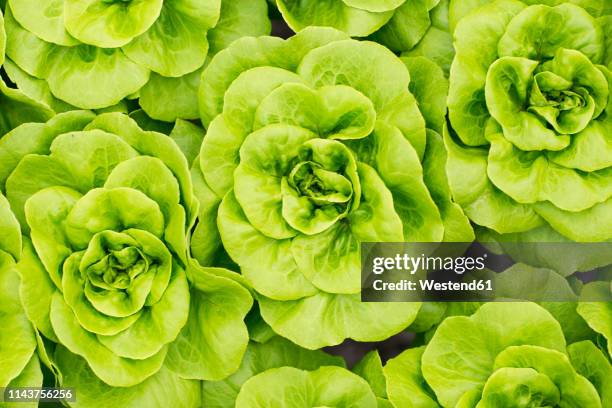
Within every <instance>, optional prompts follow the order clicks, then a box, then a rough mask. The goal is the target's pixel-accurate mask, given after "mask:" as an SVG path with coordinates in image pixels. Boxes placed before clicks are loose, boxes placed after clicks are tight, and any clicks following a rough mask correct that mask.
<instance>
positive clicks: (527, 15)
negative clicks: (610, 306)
mask: <svg viewBox="0 0 612 408" xmlns="http://www.w3.org/2000/svg"><path fill="white" fill-rule="evenodd" d="M605 4H606V2H605V1H599V0H592V1H591V0H587V1H516V0H499V1H485V0H473V1H463V2H459V1H456V2H451V7H450V20H451V29H452V30H453V31H454V46H455V50H456V56H455V58H454V60H453V63H452V68H451V72H450V89H449V97H448V111H449V118H450V125H451V127H450V128H449V129H447V130H446V131H445V132H444V143H445V146H446V148H447V151H448V159H447V164H446V168H447V174H448V177H449V184H450V186H451V190H452V195H453V198H454V199H455V200H456V201H457V203H458V204H459V205H461V206H462V207H463V209H464V211H465V212H466V214H467V215H468V217H469V218H470V219H471V221H472V222H473V223H475V224H477V225H478V226H481V227H483V228H482V232H483V233H482V236H483V237H484V236H486V237H487V238H492V239H493V241H499V242H501V243H502V245H503V246H505V247H508V248H510V249H512V248H518V249H520V248H521V246H520V242H569V243H571V242H572V241H578V242H605V241H610V240H612V211H611V206H612V187H611V186H612V161H611V160H610V158H611V157H612V150H611V149H612V139H611V137H612V117H611V111H610V106H612V105H611V104H610V101H611V97H610V89H611V78H612V76H611V74H610V65H609V58H608V57H607V55H608V54H609V41H610V38H609V37H610V32H609V29H607V28H606V27H605V21H607V20H606V19H605V16H606V15H607V14H609V12H610V10H609V8H606V7H605ZM606 13H607V14H606ZM487 231H488V232H487ZM534 251H535V252H534V253H528V254H526V258H525V259H523V261H525V262H528V263H532V262H531V261H534V260H535V261H536V262H535V263H536V264H538V265H539V266H544V267H552V268H553V269H556V268H557V267H559V269H560V273H562V274H564V275H567V274H568V273H573V272H575V271H576V270H578V271H588V270H590V269H593V268H597V267H600V266H605V265H608V264H610V262H611V261H612V260H611V259H610V257H609V254H608V255H607V256H606V255H605V254H597V255H596V256H595V257H593V258H589V256H591V255H592V254H581V253H577V251H568V252H567V253H565V254H557V255H555V256H556V257H557V258H554V257H553V256H551V255H550V254H549V255H547V254H544V253H541V251H539V252H538V251H537V249H534ZM564 265H565V266H564ZM569 269H571V271H570V270H569Z"/></svg>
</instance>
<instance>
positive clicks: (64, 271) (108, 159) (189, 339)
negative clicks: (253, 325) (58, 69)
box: [0, 111, 252, 406]
mask: <svg viewBox="0 0 612 408" xmlns="http://www.w3.org/2000/svg"><path fill="white" fill-rule="evenodd" d="M0 157H1V160H0V163H1V165H0V188H1V190H2V191H4V192H5V193H6V197H7V198H8V201H9V202H10V205H11V208H12V209H13V211H14V213H15V216H16V219H17V220H18V221H19V224H18V225H20V226H21V231H22V233H23V234H24V245H23V253H22V255H21V259H20V260H19V262H18V263H17V265H16V268H17V270H18V271H19V274H20V277H21V284H20V287H19V295H20V297H21V302H22V303H23V306H24V308H25V312H26V314H27V316H28V318H29V320H30V321H32V322H33V323H34V326H35V327H36V329H37V330H38V331H40V333H41V334H42V335H44V336H45V338H47V339H49V340H51V341H52V342H53V343H54V344H55V345H56V346H54V347H52V349H53V348H55V352H54V353H52V362H53V364H54V365H55V366H56V367H57V368H58V370H59V374H58V380H59V381H60V382H61V384H62V385H64V386H75V387H78V389H79V394H80V395H79V399H78V400H77V402H76V406H88V405H89V404H90V402H91V401H97V402H98V403H102V404H106V403H108V404H110V403H117V401H118V402H120V405H122V406H123V405H124V404H125V405H126V406H129V405H130V404H133V405H134V406H143V404H144V405H146V401H151V399H152V398H154V399H155V400H156V401H162V400H167V401H172V400H173V399H174V398H175V397H176V395H180V394H181V393H183V392H184V393H186V394H187V393H190V392H191V393H193V398H192V399H189V400H188V399H186V397H185V404H186V405H185V406H199V405H198V404H199V397H198V395H199V385H198V384H199V383H198V380H202V379H211V380H215V379H220V378H224V377H226V376H228V375H229V374H231V373H232V372H233V371H235V370H236V369H237V368H238V366H239V364H240V361H241V358H242V355H243V353H244V350H245V348H246V346H247V342H248V332H247V329H246V326H245V324H244V322H243V319H244V317H245V316H246V314H247V312H248V311H249V309H250V308H251V305H252V298H251V296H250V294H249V292H248V290H247V289H245V288H244V287H243V286H242V285H241V284H239V283H237V282H236V281H235V280H233V279H228V278H227V276H228V274H231V272H224V271H222V270H218V269H214V268H203V267H201V266H199V265H197V263H196V262H195V261H192V260H190V259H189V258H188V253H187V252H188V251H187V246H188V239H187V235H188V232H189V230H190V228H191V227H192V226H193V224H194V222H195V217H196V214H197V211H198V202H197V200H196V198H195V196H194V194H193V184H192V181H191V178H190V174H189V169H188V163H187V159H186V156H185V155H184V154H183V152H182V151H181V150H180V148H179V146H178V145H177V144H176V143H175V142H174V141H173V140H172V139H171V138H170V137H168V136H166V135H163V134H159V133H156V132H152V131H143V130H142V129H140V128H139V127H138V126H137V125H136V123H135V122H134V121H133V120H131V119H129V118H128V117H127V116H125V115H123V114H120V113H107V114H102V115H99V116H96V115H94V114H92V113H91V112H86V111H73V112H69V113H64V114H59V115H57V116H55V117H54V118H53V119H51V120H50V121H49V122H47V123H44V124H41V123H28V124H24V125H21V126H19V127H17V128H15V129H14V130H13V131H11V132H9V133H8V134H6V135H4V136H3V137H2V138H1V139H0ZM152 177H154V180H153V179H152ZM0 219H1V220H2V221H3V222H5V220H7V219H9V218H7V217H4V216H3V217H2V218H0ZM18 225H17V229H16V233H14V234H13V235H15V236H16V237H17V238H19V237H20V235H19V230H18ZM9 242H11V241H9ZM16 242H17V241H16ZM13 252H14V251H13ZM10 270H14V269H9V271H10ZM221 333H223V335H220V334H221ZM24 344H25V343H24ZM51 351H52V350H51ZM76 373H80V374H76ZM61 374H63V376H62V375H61ZM158 384H164V388H163V389H162V388H159V385H158ZM114 387H136V388H134V389H132V390H130V391H128V390H127V389H126V388H124V389H121V390H117V389H115V388H114ZM152 389H155V391H154V392H153V391H152ZM181 389H183V391H179V390H181ZM175 392H176V393H177V394H173V393H175ZM101 398H103V399H102V400H101ZM104 398H108V399H107V400H105V399H104ZM189 401H191V402H189ZM81 404H82V405H81Z"/></svg>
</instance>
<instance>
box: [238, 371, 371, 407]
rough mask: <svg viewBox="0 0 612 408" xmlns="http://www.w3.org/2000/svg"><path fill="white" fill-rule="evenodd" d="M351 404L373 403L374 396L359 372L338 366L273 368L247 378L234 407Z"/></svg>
mask: <svg viewBox="0 0 612 408" xmlns="http://www.w3.org/2000/svg"><path fill="white" fill-rule="evenodd" d="M338 404H350V406H352V407H355V408H367V407H373V406H375V405H376V397H375V396H374V393H373V392H372V390H371V389H370V387H369V386H368V384H367V383H366V382H365V380H363V379H362V378H360V377H359V376H357V375H355V374H352V373H351V372H350V371H348V370H345V369H343V368H340V367H321V368H319V369H317V370H315V371H302V370H299V369H297V368H293V367H281V368H274V369H270V370H268V371H265V372H263V373H261V374H258V375H256V376H254V377H252V378H250V379H249V380H248V381H247V382H246V383H245V384H244V385H243V386H242V389H241V390H240V393H238V397H237V398H236V407H237V408H248V407H252V406H254V405H257V406H259V407H262V408H272V407H296V408H297V407H302V406H311V407H319V406H322V407H325V406H338Z"/></svg>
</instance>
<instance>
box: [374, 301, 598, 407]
mask: <svg viewBox="0 0 612 408" xmlns="http://www.w3.org/2000/svg"><path fill="white" fill-rule="evenodd" d="M575 344H576V345H575V346H574V345H572V346H570V348H569V351H570V354H571V357H568V355H567V354H566V349H565V346H566V344H565V339H564V337H563V333H562V331H561V327H560V326H559V323H558V322H557V321H556V320H555V319H554V318H553V317H552V316H551V315H550V314H549V313H548V312H547V311H546V310H545V309H543V308H541V307H540V306H538V305H536V304H534V303H489V304H485V305H483V306H482V307H480V309H478V311H476V312H475V313H474V314H473V315H472V316H469V317H467V316H456V317H449V318H447V319H445V320H444V321H443V322H442V323H441V324H440V326H439V328H438V329H437V331H436V333H435V334H434V335H433V338H432V339H431V341H430V342H429V344H427V345H426V346H424V347H421V348H415V349H410V350H407V351H405V352H404V353H402V354H401V355H400V356H398V357H397V358H395V359H392V360H391V361H389V363H388V364H387V366H386V367H385V375H386V376H387V392H388V394H389V399H390V401H391V402H392V403H394V404H395V405H396V406H402V407H404V406H405V407H413V406H414V407H417V406H418V407H437V406H442V407H457V406H460V407H504V406H507V407H510V406H517V404H519V403H520V404H522V406H567V407H603V406H606V405H604V404H603V402H604V401H606V402H607V401H608V398H609V396H608V395H607V394H606V393H607V392H609V390H608V388H609V384H608V381H607V380H606V379H605V377H603V376H602V374H601V373H602V372H603V373H604V375H605V373H606V370H609V363H608V362H607V361H606V360H605V358H603V355H601V354H600V357H597V353H600V352H599V351H598V350H597V348H595V346H594V345H593V344H592V343H590V342H588V341H587V342H582V343H575ZM578 347H582V348H585V347H586V348H587V349H588V352H589V353H591V355H592V356H594V357H593V365H592V366H588V365H587V364H586V363H584V362H582V361H580V359H579V358H578V357H576V351H577V350H578ZM573 362H575V364H576V366H575V367H574V366H573V365H572V363H573ZM606 364H607V365H606ZM591 367H593V368H591ZM581 374H585V376H583V375H581ZM600 393H601V394H600Z"/></svg>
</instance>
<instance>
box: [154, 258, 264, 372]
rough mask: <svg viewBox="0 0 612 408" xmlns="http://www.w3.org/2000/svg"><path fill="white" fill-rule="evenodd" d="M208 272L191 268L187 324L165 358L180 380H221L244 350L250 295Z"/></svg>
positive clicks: (238, 362)
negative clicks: (245, 321)
mask: <svg viewBox="0 0 612 408" xmlns="http://www.w3.org/2000/svg"><path fill="white" fill-rule="evenodd" d="M210 272H211V270H209V269H207V268H202V267H200V266H198V265H192V266H191V270H190V275H191V276H192V277H193V282H194V288H193V289H192V291H191V307H190V311H189V320H188V321H187V324H186V325H185V327H184V328H183V330H182V331H181V333H180V334H179V336H178V338H177V339H176V341H174V342H173V343H172V344H171V345H170V348H169V350H168V355H167V357H166V365H167V366H168V367H169V368H170V369H171V370H172V371H174V372H175V373H177V374H179V375H180V376H181V378H189V379H198V380H220V379H223V378H225V377H227V376H228V375H230V374H231V373H233V372H235V371H236V370H237V369H238V367H239V365H240V361H241V360H242V356H243V354H244V352H245V349H246V347H247V343H248V339H249V336H248V332H247V329H246V326H245V324H244V322H243V320H244V318H245V316H246V314H247V312H248V311H249V309H250V308H251V305H252V304H253V300H252V298H251V295H250V294H249V292H248V290H246V289H245V288H243V287H242V286H241V285H240V284H238V283H235V282H233V281H231V280H230V279H226V278H223V277H220V276H216V275H215V274H213V273H210ZM228 272H229V271H228ZM174 299H175V300H176V299H177V298H176V297H175V298H174Z"/></svg>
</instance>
